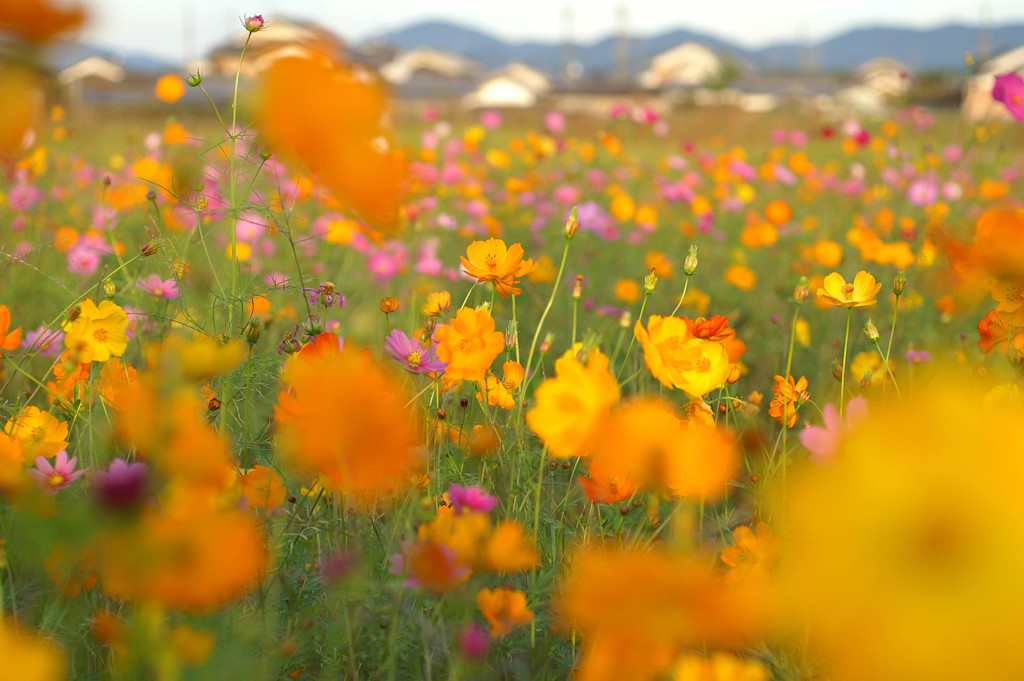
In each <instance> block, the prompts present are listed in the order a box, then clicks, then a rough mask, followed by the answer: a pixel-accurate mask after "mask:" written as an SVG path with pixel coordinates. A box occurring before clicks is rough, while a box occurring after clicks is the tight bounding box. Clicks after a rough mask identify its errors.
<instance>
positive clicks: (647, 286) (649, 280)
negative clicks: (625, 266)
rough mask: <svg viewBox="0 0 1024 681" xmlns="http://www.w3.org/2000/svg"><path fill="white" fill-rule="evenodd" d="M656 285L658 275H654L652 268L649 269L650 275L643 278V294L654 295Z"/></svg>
mask: <svg viewBox="0 0 1024 681" xmlns="http://www.w3.org/2000/svg"><path fill="white" fill-rule="evenodd" d="M657 285H658V275H657V274H655V273H654V268H653V267H652V268H651V273H650V274H648V275H647V276H646V277H644V293H646V294H647V295H650V294H652V293H654V287H655V286H657Z"/></svg>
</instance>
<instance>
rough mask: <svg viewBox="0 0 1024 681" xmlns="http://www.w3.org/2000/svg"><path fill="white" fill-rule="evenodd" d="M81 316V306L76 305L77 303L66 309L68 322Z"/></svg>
mask: <svg viewBox="0 0 1024 681" xmlns="http://www.w3.org/2000/svg"><path fill="white" fill-rule="evenodd" d="M81 316H82V308H81V307H80V306H78V305H75V306H74V307H72V308H71V309H70V310H68V321H69V322H73V321H75V320H76V319H78V318H79V317H81Z"/></svg>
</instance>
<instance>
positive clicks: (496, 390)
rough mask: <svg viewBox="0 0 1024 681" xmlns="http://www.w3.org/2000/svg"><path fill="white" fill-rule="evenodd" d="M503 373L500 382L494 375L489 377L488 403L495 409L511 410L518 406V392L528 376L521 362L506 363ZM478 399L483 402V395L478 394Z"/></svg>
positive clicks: (503, 366)
mask: <svg viewBox="0 0 1024 681" xmlns="http://www.w3.org/2000/svg"><path fill="white" fill-rule="evenodd" d="M502 373H503V376H502V379H501V380H500V381H499V380H498V377H497V376H495V375H494V374H488V375H487V403H488V404H489V405H491V406H494V407H501V408H502V409H511V408H512V407H514V406H515V404H516V390H517V389H518V388H519V386H520V384H522V382H523V379H524V378H525V377H526V374H525V372H524V370H523V365H522V364H520V363H519V362H505V364H504V365H502ZM476 398H477V399H478V400H483V395H481V394H480V393H477V394H476Z"/></svg>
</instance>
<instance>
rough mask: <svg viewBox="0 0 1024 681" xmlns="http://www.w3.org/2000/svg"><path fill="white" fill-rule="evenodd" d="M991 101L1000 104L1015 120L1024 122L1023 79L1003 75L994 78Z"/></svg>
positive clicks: (1017, 75)
mask: <svg viewBox="0 0 1024 681" xmlns="http://www.w3.org/2000/svg"><path fill="white" fill-rule="evenodd" d="M992 99H994V100H996V101H997V102H1002V103H1003V105H1004V106H1005V107H1006V110H1007V111H1009V112H1010V115H1011V116H1013V117H1014V118H1015V119H1016V120H1018V121H1024V78H1022V77H1021V76H1020V74H1017V73H1004V74H1002V75H999V76H996V83H995V85H993V86H992Z"/></svg>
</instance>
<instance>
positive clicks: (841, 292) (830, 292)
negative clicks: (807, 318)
mask: <svg viewBox="0 0 1024 681" xmlns="http://www.w3.org/2000/svg"><path fill="white" fill-rule="evenodd" d="M881 288H882V284H881V283H875V278H874V277H873V276H871V275H870V274H868V273H867V272H865V271H863V270H861V271H860V272H858V273H857V276H856V277H854V278H853V283H852V284H847V283H846V279H845V278H844V277H843V275H841V274H839V273H838V272H833V273H832V274H830V275H828V276H827V277H825V281H824V282H823V288H819V289H818V297H819V298H821V299H822V300H824V301H825V302H827V303H828V304H829V305H833V306H835V307H868V306H869V305H874V304H875V303H877V302H878V301H877V300H875V296H876V295H878V292H879V290H881Z"/></svg>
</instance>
